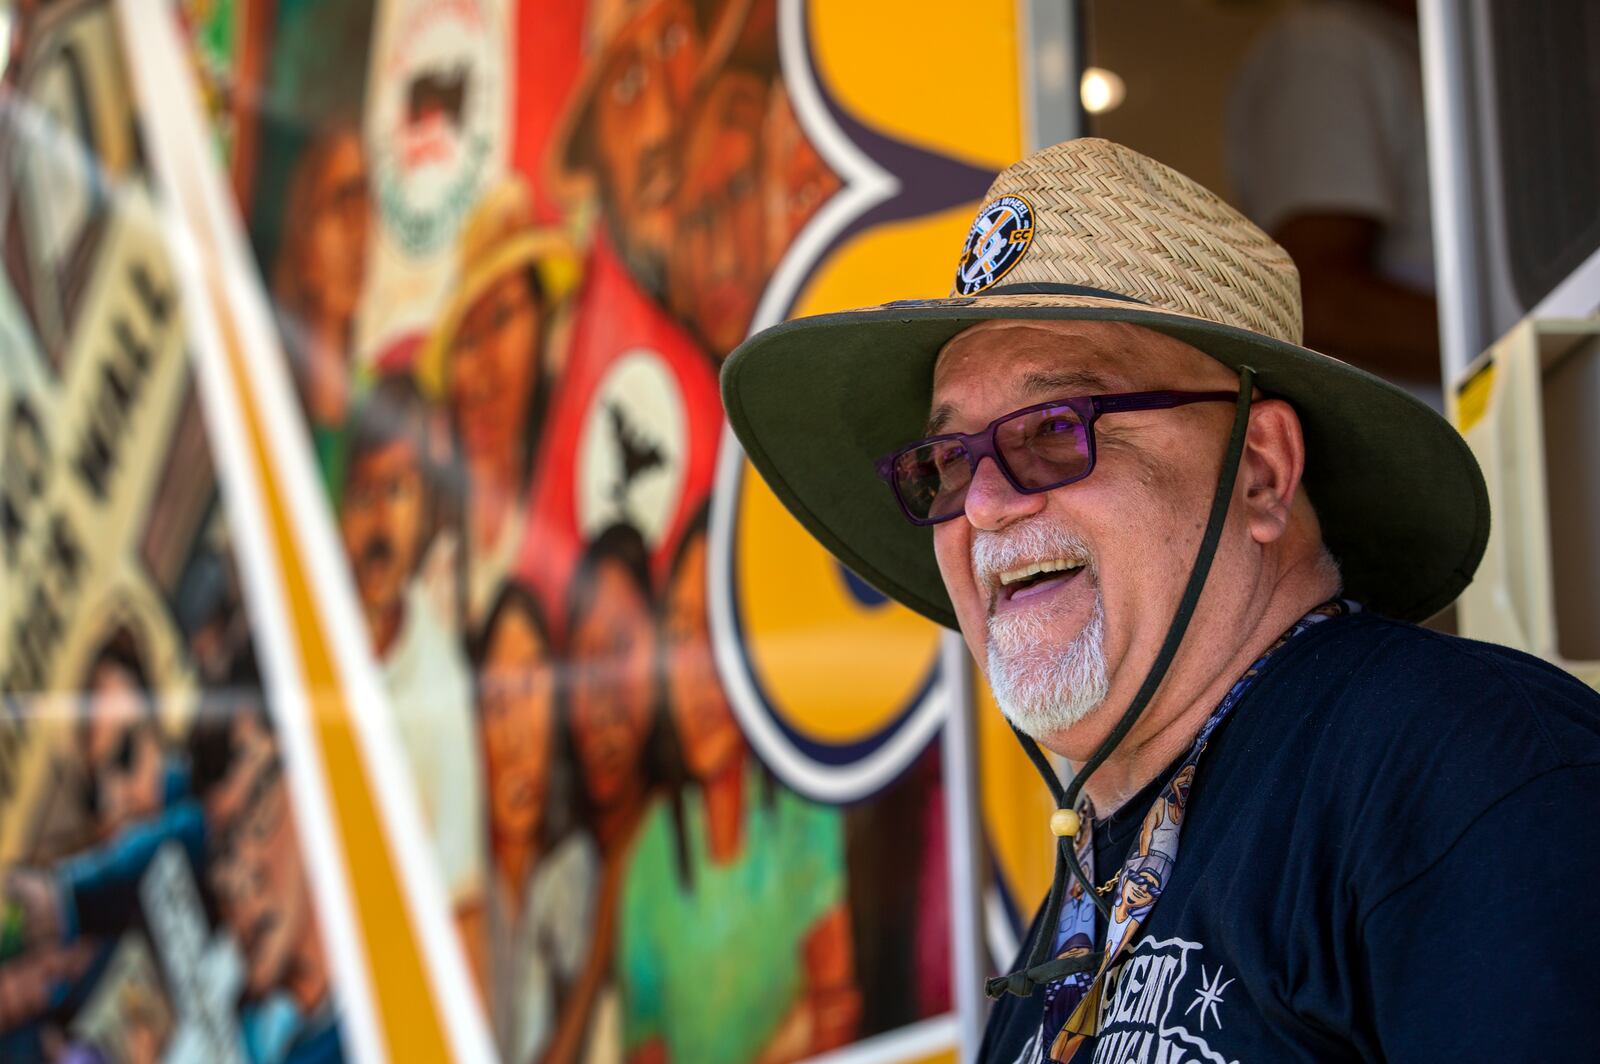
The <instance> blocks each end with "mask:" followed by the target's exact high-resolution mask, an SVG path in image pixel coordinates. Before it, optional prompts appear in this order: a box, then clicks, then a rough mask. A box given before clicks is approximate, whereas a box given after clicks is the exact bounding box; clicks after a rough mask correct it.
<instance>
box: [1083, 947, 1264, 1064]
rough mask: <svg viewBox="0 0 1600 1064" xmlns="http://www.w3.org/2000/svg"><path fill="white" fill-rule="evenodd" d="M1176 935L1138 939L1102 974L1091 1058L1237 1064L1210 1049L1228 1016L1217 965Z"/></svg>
mask: <svg viewBox="0 0 1600 1064" xmlns="http://www.w3.org/2000/svg"><path fill="white" fill-rule="evenodd" d="M1202 949H1203V947H1202V946H1201V945H1200V944H1199V943H1198V942H1187V941H1185V940H1183V939H1181V938H1165V939H1156V940H1151V939H1142V940H1140V941H1139V942H1138V943H1136V944H1135V946H1134V948H1133V949H1132V950H1131V951H1130V952H1129V953H1128V954H1127V955H1126V956H1125V957H1124V959H1123V960H1122V962H1121V963H1120V964H1119V965H1118V966H1117V967H1116V968H1113V969H1112V970H1111V971H1110V972H1108V973H1106V986H1105V992H1104V994H1103V996H1102V997H1101V1008H1100V1024H1099V1031H1100V1035H1099V1037H1098V1038H1097V1039H1095V1043H1094V1056H1093V1057H1092V1058H1091V1060H1092V1064H1190V1062H1191V1061H1193V1062H1196V1064H1199V1062H1202V1061H1203V1062H1206V1064H1238V1062H1237V1061H1230V1060H1228V1058H1227V1057H1225V1056H1223V1055H1222V1054H1221V1053H1218V1052H1216V1051H1215V1050H1213V1049H1212V1048H1211V1045H1210V1043H1209V1042H1208V1041H1207V1040H1206V1038H1205V1036H1204V1035H1203V1034H1202V1033H1201V1032H1204V1031H1207V1030H1209V1031H1210V1032H1211V1033H1212V1035H1213V1037H1215V1033H1216V1032H1217V1031H1219V1030H1221V1029H1222V1027H1223V1025H1224V1023H1225V1022H1226V1021H1227V1019H1228V999H1227V990H1228V985H1229V984H1230V983H1232V982H1233V980H1232V979H1228V978H1224V976H1223V972H1222V965H1221V964H1218V965H1217V967H1216V969H1215V970H1214V971H1213V970H1212V969H1211V968H1210V967H1209V966H1208V965H1206V964H1203V963H1201V961H1200V953H1201V950H1202Z"/></svg>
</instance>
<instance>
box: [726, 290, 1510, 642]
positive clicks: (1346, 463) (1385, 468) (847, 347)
mask: <svg viewBox="0 0 1600 1064" xmlns="http://www.w3.org/2000/svg"><path fill="white" fill-rule="evenodd" d="M995 318H1015V319H1032V320H1049V321H1119V322H1129V323H1132V324H1135V325H1142V326H1144V327H1145V328H1149V329H1154V330H1156V331H1158V332H1162V333H1165V334H1167V335H1169V336H1173V337H1176V338H1177V339H1179V340H1182V341H1184V342H1185V343H1187V344H1190V345H1192V346H1194V347H1196V348H1198V349H1199V350H1201V351H1203V352H1205V353H1206V354H1208V355H1210V356H1211V357H1212V358H1215V359H1216V360H1217V361H1219V362H1221V363H1222V364H1223V365H1225V366H1227V367H1228V368H1229V369H1234V370H1237V369H1238V368H1239V367H1240V366H1242V365H1249V366H1251V367H1253V368H1254V369H1255V370H1256V373H1257V377H1256V384H1257V386H1258V387H1259V388H1260V389H1261V391H1262V392H1263V393H1265V394H1267V395H1269V396H1274V397H1278V398H1282V399H1286V400H1288V401H1289V403H1290V404H1291V405H1292V406H1293V407H1294V409H1295V412H1296V413H1297V415H1298V416H1299V418H1300V423H1301V426H1302V428H1303V431H1304V433H1305V442H1306V469H1305V477H1304V484H1305V489H1306V491H1307V493H1308V495H1309V496H1310V498H1311V501H1312V503H1313V505H1314V506H1315V508H1316V511H1317V516H1318V519H1319V520H1320V522H1321V525H1322V534H1323V541H1324V542H1325V543H1326V544H1327V546H1328V549H1329V550H1330V551H1332V552H1333V555H1334V557H1335V558H1337V559H1338V561H1339V565H1340V569H1341V571H1342V572H1343V575H1344V594H1345V595H1347V596H1348V597H1350V598H1353V599H1356V600H1357V601H1359V602H1361V603H1362V604H1363V605H1364V606H1366V607H1367V608H1368V609H1371V610H1373V611H1376V612H1378V613H1381V614H1384V615H1386V616H1390V617H1397V618H1400V619H1403V620H1413V621H1416V620H1423V619H1425V618H1427V617H1429V616H1431V615H1433V614H1434V613H1436V612H1438V611H1439V610H1441V609H1443V608H1444V607H1445V606H1447V605H1449V604H1450V603H1451V602H1452V601H1454V599H1455V598H1456V596H1457V595H1458V594H1460V592H1461V590H1462V589H1463V588H1464V587H1466V586H1467V584H1468V583H1469V582H1470V581H1471V579H1472V574H1473V572H1474V570H1475V569H1476V568H1477V565H1478V561H1479V559H1480V558H1481V557H1482V556H1483V551H1484V545H1485V544H1486V543H1487V541H1488V537H1489V497H1488V492H1487V490H1486V488H1485V487H1484V481H1483V474H1482V472H1481V471H1480V470H1479V468H1478V463H1477V461H1476V460H1475V459H1474V458H1473V456H1472V453H1471V451H1470V450H1469V449H1468V448H1467V445H1466V442H1465V441H1464V440H1463V439H1462V438H1461V436H1460V434H1458V433H1457V432H1456V431H1455V430H1454V429H1453V428H1452V427H1451V426H1450V424H1449V423H1448V422H1447V421H1445V420H1444V419H1443V418H1442V417H1440V416H1439V415H1438V414H1437V413H1435V412H1434V411H1433V410H1431V409H1429V408H1428V407H1427V405H1426V404H1424V403H1422V402H1421V401H1420V400H1419V399H1417V398H1416V397H1414V396H1412V395H1410V394H1409V393H1407V392H1405V391H1403V390H1402V389H1400V388H1397V387H1395V386H1394V385H1392V384H1389V383H1387V382H1386V381H1383V380H1381V379H1379V378H1378V377H1375V376H1373V375H1371V374H1369V373H1366V372H1364V371H1362V370H1359V369H1356V368H1355V367H1353V366H1350V365H1348V364H1346V363H1344V362H1340V361H1339V360H1337V359H1334V358H1329V357H1328V356H1326V355H1320V354H1317V353H1316V352H1314V351H1310V350H1307V349H1306V348H1303V347H1297V346H1295V345H1293V344H1289V343H1285V342H1282V341H1279V340H1274V339H1272V338H1270V337H1266V336H1262V335H1259V334H1257V333H1252V332H1248V331H1246V330H1243V329H1238V328H1235V327H1232V326H1228V325H1222V324H1219V323H1217V322H1212V321H1208V320H1205V319H1203V318H1195V317H1191V316H1189V315H1185V314H1179V313H1175V312H1170V311H1164V310H1159V309H1156V308H1152V307H1147V306H1143V305H1139V304H1132V303H1128V302H1124V301H1121V300H1112V299H1100V298H1096V297H1092V296H992V297H982V296H979V297H964V298H950V299H945V300H912V301H905V302H903V303H891V304H886V305H884V306H881V307H872V308H867V309H863V310H853V311H845V312H842V313H836V314H824V315H818V316H815V317H808V318H797V319H795V320H793V321H788V322H784V323H782V324H780V325H776V326H774V327H772V328H770V329H767V330H764V331H763V332H760V333H758V334H756V335H755V336H752V337H751V338H750V339H748V340H746V341H745V342H744V343H743V344H741V345H740V346H739V347H738V348H737V349H736V350H735V351H734V352H733V353H732V354H731V355H730V356H729V357H728V360H727V362H726V363H725V364H724V366H723V370H722V398H723V404H724V406H725V408H726V411H727V415H728V420H729V422H730V423H731V424H732V426H733V430H734V432H735V434H736V435H737V436H738V438H739V441H740V442H741V443H742V444H743V445H744V450H745V453H746V455H747V456H748V457H749V459H750V462H751V464H752V465H754V466H755V468H756V469H757V471H759V472H760V474H761V475H762V477H763V478H765V480H766V482H767V484H768V485H769V486H770V487H771V488H772V491H773V492H774V493H775V494H776V495H777V497H778V499H779V500H780V501H781V502H782V503H783V504H784V505H785V506H786V507H787V508H788V509H789V511H790V512H791V513H792V514H794V516H795V517H796V518H797V519H798V520H799V521H800V523H801V524H802V525H803V526H805V528H806V530H807V531H809V532H810V533H811V534H812V535H813V536H815V537H816V538H817V540H818V541H819V542H821V543H822V545H823V546H824V547H826V548H827V549H828V550H829V551H831V552H832V553H833V554H834V555H835V556H836V557H838V559H839V560H840V561H841V562H843V563H844V564H845V565H847V566H849V567H850V569H851V570H853V571H854V572H855V573H856V574H858V575H859V576H861V577H862V578H863V579H865V580H866V581H868V582H869V583H871V584H872V585H873V586H875V587H877V588H878V589H879V590H880V591H882V592H884V593H885V594H887V595H889V596H891V597H892V598H894V599H895V600H896V601H898V602H900V603H902V604H904V605H905V606H907V607H909V608H910V609H912V610H915V611H916V612H917V613H920V614H922V615H923V616H925V617H928V618H931V619H932V620H934V621H937V622H938V623H940V624H942V625H944V626H946V627H948V628H954V627H956V620H955V613H954V611H953V610H952V608H951V605H950V599H949V597H948V596H947V595H946V593H945V588H944V582H943V580H941V579H940V576H939V569H938V566H937V565H936V564H935V561H934V553H933V535H932V529H931V528H927V527H919V526H916V525H913V524H911V523H910V522H909V521H907V520H906V518H905V515H904V514H903V513H902V512H901V511H900V508H899V506H898V504H897V503H896V502H895V500H894V497H893V495H892V493H891V492H890V489H889V486H888V485H887V484H885V483H884V482H883V481H882V480H881V479H879V477H878V475H877V472H876V470H875V468H874V465H875V462H876V461H877V459H879V458H881V457H883V456H884V455H886V454H889V453H890V452H892V451H894V450H895V449H896V448H899V447H901V446H904V445H905V444H906V443H909V442H910V441H912V440H914V439H916V438H917V437H918V436H919V435H921V433H922V428H923V426H924V424H926V421H927V417H928V410H929V403H930V398H931V394H932V382H933V366H934V360H935V358H936V357H937V355H938V352H939V350H940V348H942V347H943V345H944V344H945V342H946V341H948V340H949V339H951V338H952V337H953V336H955V335H956V334H957V333H959V332H961V331H962V330H964V329H967V328H969V327H971V326H973V325H977V324H978V323H980V322H983V321H988V320H992V319H995Z"/></svg>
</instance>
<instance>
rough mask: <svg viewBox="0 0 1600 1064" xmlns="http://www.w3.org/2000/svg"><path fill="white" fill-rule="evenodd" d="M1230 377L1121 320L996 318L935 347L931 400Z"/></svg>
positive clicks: (941, 403)
mask: <svg viewBox="0 0 1600 1064" xmlns="http://www.w3.org/2000/svg"><path fill="white" fill-rule="evenodd" d="M1232 379H1233V371H1232V370H1229V369H1228V368H1227V367H1226V366H1224V365H1222V364H1221V363H1220V362H1217V361H1216V360H1214V359H1212V358H1210V357H1209V356H1207V355H1206V354H1204V353H1203V352H1201V351H1199V350H1197V349H1196V348H1194V347H1191V346H1189V345H1188V344H1186V343H1184V342H1182V341H1181V340H1178V339H1175V338H1173V337H1170V336H1166V335H1165V334H1162V333H1158V332H1156V331H1154V330H1152V329H1146V328H1143V327H1141V326H1138V325H1133V324H1130V323H1128V322H1112V321H1026V320H1015V319H999V320H995V321H986V322H982V323H980V324H978V325H974V326H973V327H971V328H969V329H966V330H964V331H962V332H961V333H958V334H957V335H956V336H955V337H954V338H952V339H951V340H950V341H949V342H948V343H946V344H945V346H944V347H943V349H941V350H940V352H939V356H938V358H937V360H936V361H935V362H934V369H933V403H932V405H933V408H934V411H935V413H937V411H938V410H939V408H941V407H946V406H960V407H964V406H966V405H969V404H970V403H971V402H973V401H974V400H977V399H979V396H980V395H988V396H1005V395H1009V396H1012V397H1015V398H1018V399H1026V398H1028V397H1030V396H1036V395H1039V394H1040V393H1045V392H1048V393H1051V394H1050V395H1045V396H1043V397H1044V398H1051V397H1053V396H1056V395H1087V394H1093V393H1101V392H1118V391H1139V390H1145V389H1152V388H1186V387H1199V386H1207V387H1212V386H1215V387H1227V386H1228V383H1229V381H1231V380H1232Z"/></svg>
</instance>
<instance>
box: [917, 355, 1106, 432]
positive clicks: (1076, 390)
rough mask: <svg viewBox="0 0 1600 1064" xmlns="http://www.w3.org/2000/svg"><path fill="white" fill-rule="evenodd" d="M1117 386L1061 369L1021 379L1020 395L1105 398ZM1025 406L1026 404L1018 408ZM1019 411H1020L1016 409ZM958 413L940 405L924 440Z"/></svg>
mask: <svg viewBox="0 0 1600 1064" xmlns="http://www.w3.org/2000/svg"><path fill="white" fill-rule="evenodd" d="M1118 390H1119V386H1118V385H1117V384H1116V383H1115V382H1113V381H1111V380H1109V379H1107V378H1106V377H1102V376H1101V375H1100V374H1098V373H1092V372H1090V371H1088V370H1076V369H1064V370H1050V371H1040V372H1034V373H1029V374H1027V375H1026V376H1024V377H1023V378H1022V394H1023V395H1025V396H1028V397H1029V398H1036V399H1065V398H1067V397H1068V396H1073V395H1104V394H1107V393H1112V392H1116V391H1118ZM1026 405H1028V404H1027V403H1026V402H1023V403H1021V404H1020V406H1026ZM1019 408H1020V407H1019ZM957 413H958V411H957V409H956V407H955V404H953V403H940V404H939V405H938V406H936V407H934V408H933V412H932V413H931V414H929V415H928V423H927V425H926V426H925V427H924V429H923V435H924V436H937V435H939V434H940V433H941V432H943V431H944V430H945V428H946V426H948V425H949V424H950V420H951V419H952V418H954V417H955V416H956V414H957Z"/></svg>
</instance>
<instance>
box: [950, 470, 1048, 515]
mask: <svg viewBox="0 0 1600 1064" xmlns="http://www.w3.org/2000/svg"><path fill="white" fill-rule="evenodd" d="M1044 505H1045V498H1044V493H1042V492H1041V493H1039V494H1037V495H1027V494H1024V493H1023V492H1020V491H1018V490H1017V489H1016V488H1014V487H1012V486H1011V482H1010V481H1009V480H1007V479H1006V477H1005V474H1004V473H1002V472H1000V466H999V465H998V464H997V463H996V462H995V460H994V459H993V458H989V457H984V458H980V459H978V468H977V469H975V470H973V471H972V483H971V484H969V485H967V507H966V509H967V520H968V521H970V522H971V523H972V527H974V528H981V529H983V530H984V531H985V532H997V531H999V530H1000V529H1002V528H1005V527H1006V526H1007V525H1009V524H1011V523H1012V522H1014V521H1020V520H1021V519H1022V518H1024V517H1031V516H1033V515H1034V514H1036V513H1038V512H1039V511H1040V510H1043V509H1044Z"/></svg>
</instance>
